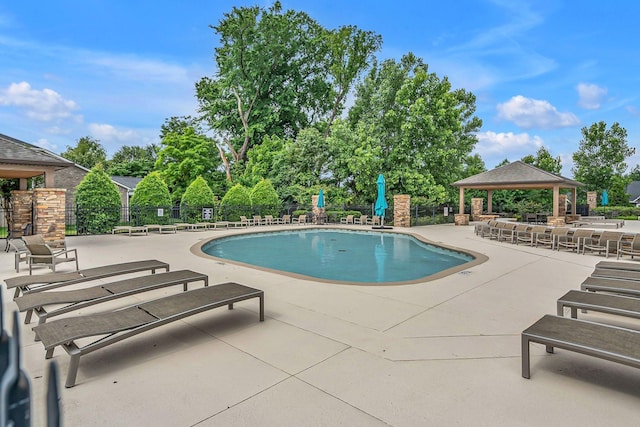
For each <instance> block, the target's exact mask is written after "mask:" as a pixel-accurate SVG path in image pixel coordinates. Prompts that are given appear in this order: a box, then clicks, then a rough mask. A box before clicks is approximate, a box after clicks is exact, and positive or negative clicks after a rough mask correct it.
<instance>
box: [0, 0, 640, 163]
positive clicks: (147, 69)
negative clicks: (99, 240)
mask: <svg viewBox="0 0 640 427" xmlns="http://www.w3.org/2000/svg"><path fill="white" fill-rule="evenodd" d="M256 4H257V5H261V6H265V7H268V6H269V5H271V4H272V2H265V1H234V2H231V1H223V0H217V1H216V0H209V1H205V0H184V1H179V2H178V1H175V0H173V1H167V0H155V1H148V0H136V1H124V0H92V1H90V2H87V1H71V0H58V1H55V2H27V1H23V2H14V1H11V2H2V3H0V58H1V59H2V60H0V133H4V134H6V135H9V136H12V137H15V138H18V139H21V140H24V141H27V142H30V143H33V144H36V145H40V146H42V147H45V148H48V149H50V150H51V151H54V152H56V153H60V152H62V151H64V150H65V149H66V147H67V146H74V145H75V142H76V141H77V140H78V139H79V138H80V137H83V136H87V135H89V136H92V137H94V138H96V139H98V140H99V141H100V143H101V144H102V145H103V146H104V147H105V149H106V150H107V152H108V154H109V155H112V154H113V153H114V152H115V151H117V150H118V148H119V147H121V146H122V145H140V146H144V145H147V144H149V143H157V142H159V140H158V134H159V132H160V126H161V125H162V123H163V122H164V119H165V118H167V117H171V116H180V115H195V114H196V108H197V103H196V99H195V96H194V84H195V82H196V81H198V80H199V79H200V78H201V77H203V76H211V75H213V74H214V73H215V63H214V61H213V52H214V48H215V46H216V44H217V42H218V37H217V36H216V34H215V33H214V31H213V30H212V29H210V28H209V25H215V24H217V23H218V21H219V20H220V19H221V18H222V15H223V13H224V12H228V11H230V10H231V8H232V7H233V6H252V5H256ZM282 5H283V8H284V9H296V10H300V11H304V12H307V13H308V14H309V15H310V16H311V17H312V18H314V19H316V20H317V21H318V22H319V23H320V24H322V25H323V26H325V27H327V28H337V27H339V26H342V25H356V26H358V27H359V28H361V29H364V30H370V31H374V32H376V33H378V34H380V35H381V36H382V39H383V49H382V51H381V52H380V53H379V55H378V57H379V58H381V59H386V58H396V59H399V58H400V57H401V56H402V55H403V54H405V53H407V52H413V53H415V54H416V55H417V56H419V57H421V58H423V59H424V61H425V62H426V63H427V64H429V68H430V71H432V72H435V73H436V74H438V75H439V76H440V77H443V76H447V77H448V78H449V80H450V81H451V82H452V84H453V86H454V87H456V88H458V87H460V88H464V89H467V90H469V91H471V92H473V93H474V94H475V95H476V97H477V104H476V105H477V115H478V116H479V117H480V118H481V119H482V120H483V126H482V129H481V131H480V132H479V133H478V139H479V143H478V145H477V146H476V152H478V153H479V154H480V155H481V156H482V158H483V159H484V160H485V163H486V165H487V167H489V168H492V167H494V166H495V165H496V164H497V163H498V162H500V161H501V160H503V159H505V158H507V159H509V160H511V161H513V160H517V159H519V158H521V157H522V156H524V155H527V154H534V153H535V152H536V151H537V149H538V147H540V146H542V145H543V146H545V147H547V148H548V149H549V150H550V151H551V153H552V154H553V155H554V156H561V158H562V162H563V174H565V175H567V176H571V166H572V165H571V155H572V153H573V152H575V151H576V150H577V149H578V144H579V142H580V139H581V132H580V130H581V128H582V127H584V126H587V127H588V126H590V125H591V124H592V123H594V122H598V121H605V122H606V123H607V124H608V125H609V126H611V125H612V124H613V123H614V122H618V123H620V125H621V126H622V127H624V128H625V129H627V131H628V144H629V145H630V146H632V147H638V146H640V43H638V37H637V30H636V28H637V17H638V16H640V2H632V1H624V2H611V3H603V2H601V1H594V0H583V1H577V0H576V1H560V0H550V1H547V0H537V1H534V0H532V1H519V0H493V1H490V0H461V1H460V0H458V1H452V2H433V1H422V0H415V1H402V0H396V1H393V2H390V1H388V0H380V1H378V0H366V1H365V0H363V1H360V0H355V1H344V0H342V1H334V0H329V1H314V0H307V1H302V0H282ZM639 151H640V150H639ZM638 163H640V152H639V153H637V155H636V156H634V157H633V158H631V159H630V160H629V165H630V166H634V165H636V164H638Z"/></svg>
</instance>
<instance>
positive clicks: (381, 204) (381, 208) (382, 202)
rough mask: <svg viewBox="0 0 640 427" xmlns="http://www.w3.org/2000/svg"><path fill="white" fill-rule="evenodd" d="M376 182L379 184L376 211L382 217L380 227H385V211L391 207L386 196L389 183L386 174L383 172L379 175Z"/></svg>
mask: <svg viewBox="0 0 640 427" xmlns="http://www.w3.org/2000/svg"><path fill="white" fill-rule="evenodd" d="M376 183H377V184H378V198H377V199H376V205H375V213H376V215H377V216H379V217H380V228H384V213H385V211H386V210H387V208H388V207H389V205H387V200H386V199H385V196H384V193H385V191H386V188H385V187H386V184H387V183H386V181H385V180H384V176H382V174H380V175H378V180H377V181H376Z"/></svg>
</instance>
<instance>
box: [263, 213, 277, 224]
mask: <svg viewBox="0 0 640 427" xmlns="http://www.w3.org/2000/svg"><path fill="white" fill-rule="evenodd" d="M275 223H276V220H275V219H273V215H265V216H264V225H273V224H275Z"/></svg>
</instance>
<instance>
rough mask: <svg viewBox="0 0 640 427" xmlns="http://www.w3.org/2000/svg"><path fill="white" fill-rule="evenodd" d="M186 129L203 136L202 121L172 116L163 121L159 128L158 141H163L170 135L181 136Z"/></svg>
mask: <svg viewBox="0 0 640 427" xmlns="http://www.w3.org/2000/svg"><path fill="white" fill-rule="evenodd" d="M188 129H193V131H194V132H195V133H197V134H199V135H202V134H204V131H203V129H202V121H201V120H200V119H197V118H194V117H191V116H173V117H171V118H168V119H165V120H164V123H163V124H162V126H161V127H160V139H161V140H162V139H164V138H165V137H166V136H167V135H169V134H170V133H174V134H178V135H183V134H184V133H185V132H186V131H187V130H188Z"/></svg>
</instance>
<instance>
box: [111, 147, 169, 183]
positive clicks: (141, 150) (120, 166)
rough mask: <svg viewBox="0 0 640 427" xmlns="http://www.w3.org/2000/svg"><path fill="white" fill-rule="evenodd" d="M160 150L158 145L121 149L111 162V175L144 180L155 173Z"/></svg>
mask: <svg viewBox="0 0 640 427" xmlns="http://www.w3.org/2000/svg"><path fill="white" fill-rule="evenodd" d="M158 150H159V148H158V147H157V146H156V145H153V144H151V145H147V146H146V147H139V146H136V145H133V146H127V145H124V146H122V147H120V149H119V150H118V151H116V153H115V154H114V155H113V157H112V158H111V160H109V162H108V163H109V168H108V169H107V173H108V174H109V175H117V176H136V177H139V178H142V177H144V176H146V175H148V174H149V173H150V172H151V171H153V167H154V164H155V162H156V157H157V154H156V153H157V152H158Z"/></svg>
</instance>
